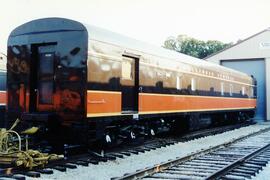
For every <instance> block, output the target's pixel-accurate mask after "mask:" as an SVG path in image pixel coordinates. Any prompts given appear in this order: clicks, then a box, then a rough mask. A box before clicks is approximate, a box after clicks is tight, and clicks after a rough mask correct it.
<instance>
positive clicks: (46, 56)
mask: <svg viewBox="0 0 270 180" xmlns="http://www.w3.org/2000/svg"><path fill="white" fill-rule="evenodd" d="M53 59H54V54H53V53H42V54H40V61H39V71H40V73H41V74H53V69H54V63H53V62H54V61H53Z"/></svg>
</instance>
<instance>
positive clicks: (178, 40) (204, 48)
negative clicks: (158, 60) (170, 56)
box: [163, 35, 232, 59]
mask: <svg viewBox="0 0 270 180" xmlns="http://www.w3.org/2000/svg"><path fill="white" fill-rule="evenodd" d="M231 44H232V43H228V44H226V43H223V42H220V41H217V40H208V41H206V42H205V41H202V40H198V39H195V38H192V37H188V36H186V35H179V36H177V37H170V38H168V39H167V40H166V41H165V42H164V46H163V47H165V48H167V49H171V50H175V51H177V52H180V53H184V54H187V55H190V56H193V57H197V58H200V59H203V58H205V57H206V56H209V55H210V54H212V53H215V52H217V51H220V50H222V49H224V48H226V47H228V46H230V45H231Z"/></svg>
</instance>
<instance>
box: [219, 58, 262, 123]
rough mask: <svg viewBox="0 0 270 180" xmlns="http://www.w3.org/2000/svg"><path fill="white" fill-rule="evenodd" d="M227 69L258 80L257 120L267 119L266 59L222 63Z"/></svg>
mask: <svg viewBox="0 0 270 180" xmlns="http://www.w3.org/2000/svg"><path fill="white" fill-rule="evenodd" d="M221 64H222V65H223V66H225V67H229V68H232V69H235V70H238V71H242V72H244V73H247V74H249V75H253V76H254V77H255V78H256V79H257V96H258V97H257V111H256V116H255V119H257V120H262V119H266V84H265V61H264V59H254V60H250V59H242V60H229V61H228V60H226V61H224V60H223V61H221Z"/></svg>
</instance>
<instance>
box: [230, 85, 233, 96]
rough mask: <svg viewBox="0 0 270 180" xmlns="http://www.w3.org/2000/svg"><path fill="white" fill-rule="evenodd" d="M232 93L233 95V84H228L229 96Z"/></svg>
mask: <svg viewBox="0 0 270 180" xmlns="http://www.w3.org/2000/svg"><path fill="white" fill-rule="evenodd" d="M232 95H233V85H232V84H230V96H232Z"/></svg>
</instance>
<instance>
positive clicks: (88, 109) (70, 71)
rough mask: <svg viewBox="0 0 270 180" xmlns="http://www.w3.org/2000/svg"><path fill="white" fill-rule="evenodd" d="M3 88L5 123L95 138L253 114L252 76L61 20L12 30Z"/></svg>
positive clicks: (254, 103)
mask: <svg viewBox="0 0 270 180" xmlns="http://www.w3.org/2000/svg"><path fill="white" fill-rule="evenodd" d="M7 82H8V83H7V88H8V109H7V110H8V117H9V118H8V119H9V121H10V122H9V123H11V122H12V121H14V119H15V118H17V117H19V118H21V119H22V120H23V121H25V122H29V123H32V124H38V125H40V124H45V125H46V126H49V127H56V126H57V127H71V128H72V129H77V130H78V131H79V132H84V133H88V134H91V133H94V135H93V136H94V137H95V138H97V139H102V138H104V137H107V140H109V139H110V138H111V137H109V134H114V136H115V135H119V134H121V132H122V130H123V131H126V130H127V129H128V131H129V132H132V133H131V134H132V135H134V133H133V131H134V129H135V127H136V128H137V131H138V129H142V131H148V130H149V129H150V130H151V133H152V134H154V132H155V131H158V129H160V127H168V128H173V126H175V125H177V126H179V127H181V126H182V127H183V126H188V127H189V129H196V128H198V127H200V125H202V126H205V125H209V124H213V123H217V122H218V121H221V120H222V121H229V120H231V119H247V118H248V117H252V116H253V115H254V110H255V108H256V84H255V79H254V78H253V77H251V76H248V75H246V74H244V73H241V72H238V71H235V70H232V69H228V68H225V67H222V66H219V65H216V64H211V63H208V62H205V61H203V60H200V59H196V58H193V57H190V56H187V55H184V54H180V53H177V52H173V51H170V50H166V49H163V48H160V47H155V46H151V45H148V44H146V43H142V42H140V41H137V40H134V39H131V38H127V37H125V36H122V35H119V34H116V33H112V32H109V31H106V30H104V29H101V28H97V27H94V26H88V25H83V24H81V23H80V22H77V21H73V20H69V19H63V18H46V19H38V20H34V21H31V22H28V23H26V24H23V25H21V26H19V27H17V28H16V29H15V30H13V31H12V33H11V34H10V36H9V39H8V62H7ZM184 124H185V125H184ZM180 129H181V128H180ZM140 133H142V132H140ZM144 133H145V134H147V132H144ZM135 134H136V133H135ZM106 135H107V136H106ZM132 137H135V136H132Z"/></svg>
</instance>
